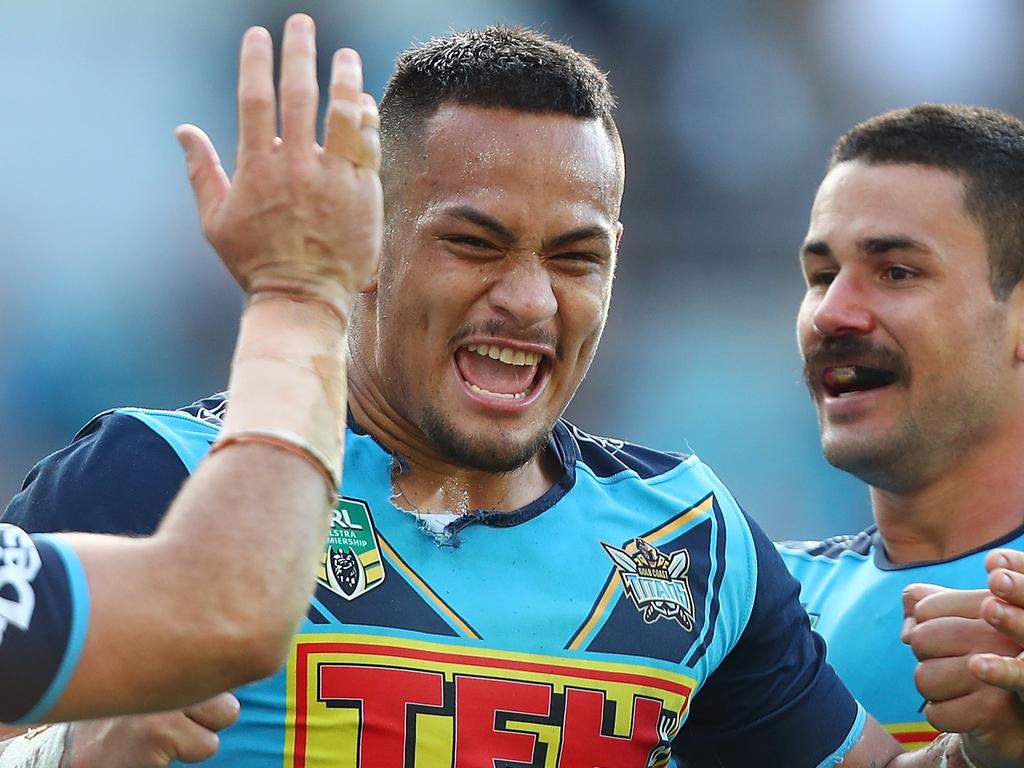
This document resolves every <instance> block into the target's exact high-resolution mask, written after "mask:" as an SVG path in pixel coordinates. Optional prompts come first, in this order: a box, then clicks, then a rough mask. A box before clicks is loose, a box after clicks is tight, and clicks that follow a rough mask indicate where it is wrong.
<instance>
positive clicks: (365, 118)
mask: <svg viewBox="0 0 1024 768" xmlns="http://www.w3.org/2000/svg"><path fill="white" fill-rule="evenodd" d="M360 103H361V105H362V113H361V114H360V123H359V131H360V133H362V135H363V146H364V147H365V148H366V152H367V154H368V155H369V162H368V163H366V164H367V165H369V166H370V167H371V168H373V169H374V170H375V171H379V170H380V113H379V112H378V111H377V102H376V100H374V98H373V96H371V95H370V94H368V93H364V94H362V95H361V96H360Z"/></svg>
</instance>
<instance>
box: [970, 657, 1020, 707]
mask: <svg viewBox="0 0 1024 768" xmlns="http://www.w3.org/2000/svg"><path fill="white" fill-rule="evenodd" d="M967 669H968V671H970V673H971V674H972V675H974V677H976V678H977V679H978V680H980V681H981V682H983V683H986V684H988V685H994V686H996V687H998V688H1002V689H1004V690H1007V691H1013V692H1014V693H1016V694H1017V695H1019V696H1024V660H1021V659H1018V658H1013V657H1009V658H1008V657H1006V656H999V655H997V654H994V653H979V654H977V655H976V656H972V657H971V658H970V659H969V660H968V662H967Z"/></svg>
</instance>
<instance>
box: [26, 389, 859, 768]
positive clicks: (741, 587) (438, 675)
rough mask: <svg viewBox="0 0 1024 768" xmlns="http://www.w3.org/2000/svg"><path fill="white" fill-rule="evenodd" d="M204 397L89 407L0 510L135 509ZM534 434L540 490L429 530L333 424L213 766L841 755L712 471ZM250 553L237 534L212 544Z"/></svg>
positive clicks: (82, 523) (794, 760)
mask: <svg viewBox="0 0 1024 768" xmlns="http://www.w3.org/2000/svg"><path fill="white" fill-rule="evenodd" d="M223 408H224V402H223V400H222V399H211V400H208V401H204V402H202V403H199V404H197V405H196V406H193V407H192V408H190V409H186V410H183V411H172V412H167V411H144V410H139V409H125V410H120V411H115V412H110V413H108V414H105V415H103V416H101V417H98V418H97V419H96V420H94V421H93V422H92V423H91V424H90V425H89V426H87V427H86V428H85V430H83V432H82V433H80V434H79V436H78V438H76V440H75V442H74V443H72V445H71V446H69V447H68V448H67V449H65V451H62V452H60V453H59V454H56V455H55V456H53V457H50V458H49V459H47V460H46V461H44V462H43V463H42V464H41V465H40V466H39V467H37V469H36V470H34V471H33V473H32V475H31V476H30V477H29V480H28V484H27V487H26V489H25V491H24V492H23V493H22V494H20V495H19V496H18V497H17V498H15V500H14V501H13V502H12V503H11V506H10V507H9V509H8V512H7V514H6V517H7V518H8V519H12V520H17V521H19V522H20V523H21V524H23V525H28V526H31V527H33V528H35V529H40V528H43V529H50V528H53V527H69V526H70V527H75V528H85V529H90V530H104V531H109V530H121V531H123V530H140V529H141V530H142V531H145V530H147V529H148V530H151V529H152V528H153V527H155V526H156V524H157V523H158V522H159V520H160V518H161V516H162V515H163V514H164V511H165V510H166V507H167V505H168V504H169V502H170V500H171V499H172V498H173V496H174V494H175V493H176V491H177V488H178V487H179V486H180V484H181V483H182V482H183V481H184V479H185V478H186V477H187V476H188V473H190V472H191V471H193V470H194V469H195V467H196V466H197V465H198V463H199V462H200V461H201V460H202V457H203V456H204V455H205V453H206V452H207V450H208V448H209V445H210V444H211V443H212V442H213V441H214V440H216V438H217V434H218V429H219V425H220V416H221V415H222V414H223ZM548 450H549V451H550V453H551V455H552V456H553V457H554V458H555V459H557V461H558V463H559V465H560V466H561V467H562V477H561V479H560V480H559V481H558V482H557V483H555V485H554V486H553V487H552V488H551V489H550V490H549V491H548V492H547V493H546V494H544V495H543V496H542V497H541V498H540V499H538V500H536V501H535V502H533V503H532V504H530V505H528V506H526V507H523V508H522V509H519V510H516V511H513V512H494V511H487V510H476V511H470V512H468V513H467V514H464V515H462V516H461V517H458V518H457V519H455V520H454V521H453V522H451V523H450V524H448V525H447V526H446V527H444V528H443V529H442V530H441V531H439V532H429V531H425V530H424V527H423V521H421V520H419V519H418V518H417V517H416V515H415V514H414V513H412V512H408V511H403V510H402V509H400V508H399V505H398V504H397V500H396V498H395V493H396V486H395V484H394V483H393V477H394V475H395V473H396V472H400V471H401V460H400V459H399V458H397V457H394V456H392V455H391V454H390V453H389V452H388V451H386V450H385V449H384V448H383V447H382V446H381V445H380V444H379V443H377V442H376V441H375V440H374V439H373V438H372V437H371V436H369V435H368V434H366V433H365V432H364V431H363V430H361V429H360V428H359V427H358V425H356V424H354V423H350V425H349V431H348V434H347V436H346V443H345V467H344V484H343V486H342V489H341V493H340V498H339V500H338V504H337V509H336V514H335V516H334V522H333V525H332V529H331V533H330V538H329V540H328V541H327V544H326V548H325V552H324V559H323V563H322V566H321V570H320V574H319V584H318V586H317V590H316V593H315V595H314V596H313V598H312V601H311V606H310V611H309V615H308V619H307V620H306V621H305V622H304V624H303V625H302V627H301V628H300V630H299V632H298V634H297V635H296V637H295V640H294V643H293V646H292V649H291V653H290V655H289V659H288V662H287V664H286V665H285V667H284V668H283V669H282V670H281V671H280V672H279V673H278V674H277V675H275V676H273V677H271V678H269V679H268V680H265V681H263V682H259V683H255V684H253V685H250V686H247V687H245V688H243V689H241V690H239V691H238V692H237V693H238V697H239V699H240V700H241V704H242V709H241V718H240V720H239V722H238V723H237V724H236V725H234V726H232V727H231V728H229V729H228V730H226V731H225V732H224V733H223V734H222V735H221V747H220V751H219V753H218V755H217V756H216V757H215V758H214V759H213V760H211V761H210V763H209V764H210V765H211V766H245V768H282V766H284V767H285V768H327V766H331V768H337V767H339V766H346V767H347V766H352V767H353V768H354V767H355V766H362V767H364V768H370V767H372V768H392V767H393V768H410V767H412V766H419V767H420V768H423V767H424V766H429V767H430V768H434V767H435V766H452V767H453V768H485V767H486V768H494V766H511V765H517V766H523V765H530V766H543V767H544V768H557V767H558V766H562V767H563V768H585V767H587V766H593V767H594V768H652V767H653V766H666V765H680V764H682V761H686V762H687V764H691V765H700V766H706V765H721V766H748V765H751V764H754V763H756V764H761V765H778V766H782V765H785V766H787V768H801V767H805V768H810V767H811V766H818V765H826V766H827V765H833V764H834V763H836V762H838V760H839V759H841V757H842V756H843V754H845V753H846V751H847V750H848V749H849V748H850V747H851V746H852V744H853V743H854V742H855V740H856V739H857V738H858V736H859V734H860V732H861V727H862V723H863V714H862V711H861V710H860V709H859V707H858V706H857V704H856V702H854V701H853V699H852V698H851V697H850V695H849V694H848V692H847V691H846V690H845V688H843V686H842V684H841V683H839V681H838V679H837V678H836V677H835V675H834V673H833V672H832V670H831V668H830V667H829V666H828V665H827V664H826V663H825V662H824V658H823V657H824V650H823V648H822V645H821V642H820V639H819V638H816V637H815V636H813V635H812V633H811V632H810V630H809V628H808V623H807V618H806V615H805V613H804V612H803V610H802V609H801V607H800V604H799V602H798V601H797V599H796V598H797V591H798V585H797V584H796V582H795V581H793V579H792V578H791V577H790V576H789V575H788V574H787V573H786V571H785V568H784V567H783V565H782V563H781V562H780V560H779V558H778V555H777V554H776V553H775V551H774V548H773V547H772V545H771V543H770V542H769V541H768V540H767V538H766V537H765V536H764V534H763V533H762V532H761V531H760V529H758V528H757V527H756V526H755V525H753V524H752V523H751V521H750V520H749V519H748V518H747V517H746V516H745V515H744V514H743V512H742V511H741V510H740V509H739V508H738V506H737V504H736V502H735V501H734V500H733V498H732V496H731V495H730V494H729V492H728V491H727V490H726V489H725V488H724V487H723V486H722V484H721V483H720V482H719V480H718V479H717V478H716V477H715V476H714V474H713V473H712V472H711V471H710V470H709V469H708V468H707V467H706V466H705V465H704V464H702V463H701V462H700V461H699V460H698V459H697V458H696V457H694V456H685V457H684V456H678V455H672V454H666V453H661V452H657V451H652V450H649V449H646V448H642V447H639V446H635V445H631V444H628V443H624V442H622V441H616V440H608V439H604V438H596V437H593V436H590V435H587V434H585V433H583V432H581V431H580V430H578V429H576V428H575V427H572V426H571V425H569V424H567V423H565V422H559V423H558V424H557V425H556V427H555V430H554V433H553V434H552V437H551V440H550V443H549V446H548ZM128 499H131V504H130V505H129V504H125V502H126V501H127V500H128ZM281 524H282V525H286V524H287V521H282V523H281ZM246 556H247V553H246V546H245V541H244V540H240V541H238V543H237V549H235V550H234V551H231V552H225V553H224V557H225V558H231V557H246Z"/></svg>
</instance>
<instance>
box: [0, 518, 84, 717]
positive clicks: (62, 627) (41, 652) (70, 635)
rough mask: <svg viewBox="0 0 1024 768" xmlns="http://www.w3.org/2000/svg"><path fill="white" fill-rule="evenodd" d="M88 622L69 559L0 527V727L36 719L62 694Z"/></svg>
mask: <svg viewBox="0 0 1024 768" xmlns="http://www.w3.org/2000/svg"><path fill="white" fill-rule="evenodd" d="M88 622H89V592H88V587H87V585H86V581H85V575H84V573H83V572H82V566H81V563H79V561H78V557H77V555H75V553H74V551H73V550H72V549H71V548H70V547H68V546H67V545H66V544H64V543H62V542H60V541H58V540H56V539H52V538H50V537H48V536H36V537H32V536H30V535H29V534H27V533H25V531H23V530H21V529H20V528H18V527H16V526H13V525H8V524H3V523H0V690H2V691H3V695H2V696H0V722H5V723H11V722H17V721H20V720H23V721H24V722H35V721H38V720H39V719H40V718H41V717H42V716H43V715H45V714H46V712H47V711H49V710H50V709H51V708H52V707H53V704H54V703H55V702H56V701H57V699H58V698H59V697H60V695H61V693H63V691H64V688H65V687H66V686H67V683H68V680H69V679H70V678H71V673H72V672H73V671H74V669H75V665H76V664H77V663H78V659H79V657H80V655H81V652H82V646H83V643H84V640H85V633H86V630H87V627H88Z"/></svg>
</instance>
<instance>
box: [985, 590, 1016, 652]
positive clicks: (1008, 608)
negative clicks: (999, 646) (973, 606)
mask: <svg viewBox="0 0 1024 768" xmlns="http://www.w3.org/2000/svg"><path fill="white" fill-rule="evenodd" d="M981 617H982V618H983V619H984V620H985V621H986V622H988V623H989V625H991V626H992V627H994V628H995V629H997V630H998V631H999V632H1000V633H1001V634H1002V635H1003V636H1004V637H1006V638H1007V639H1008V640H1011V641H1012V642H1014V643H1016V644H1017V645H1019V646H1024V609H1022V608H1018V607H1017V606H1016V605H1010V604H1009V603H1006V602H1004V601H1002V600H1000V599H999V598H998V597H987V598H985V601H984V602H983V603H982V604H981ZM979 650H984V649H979Z"/></svg>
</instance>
